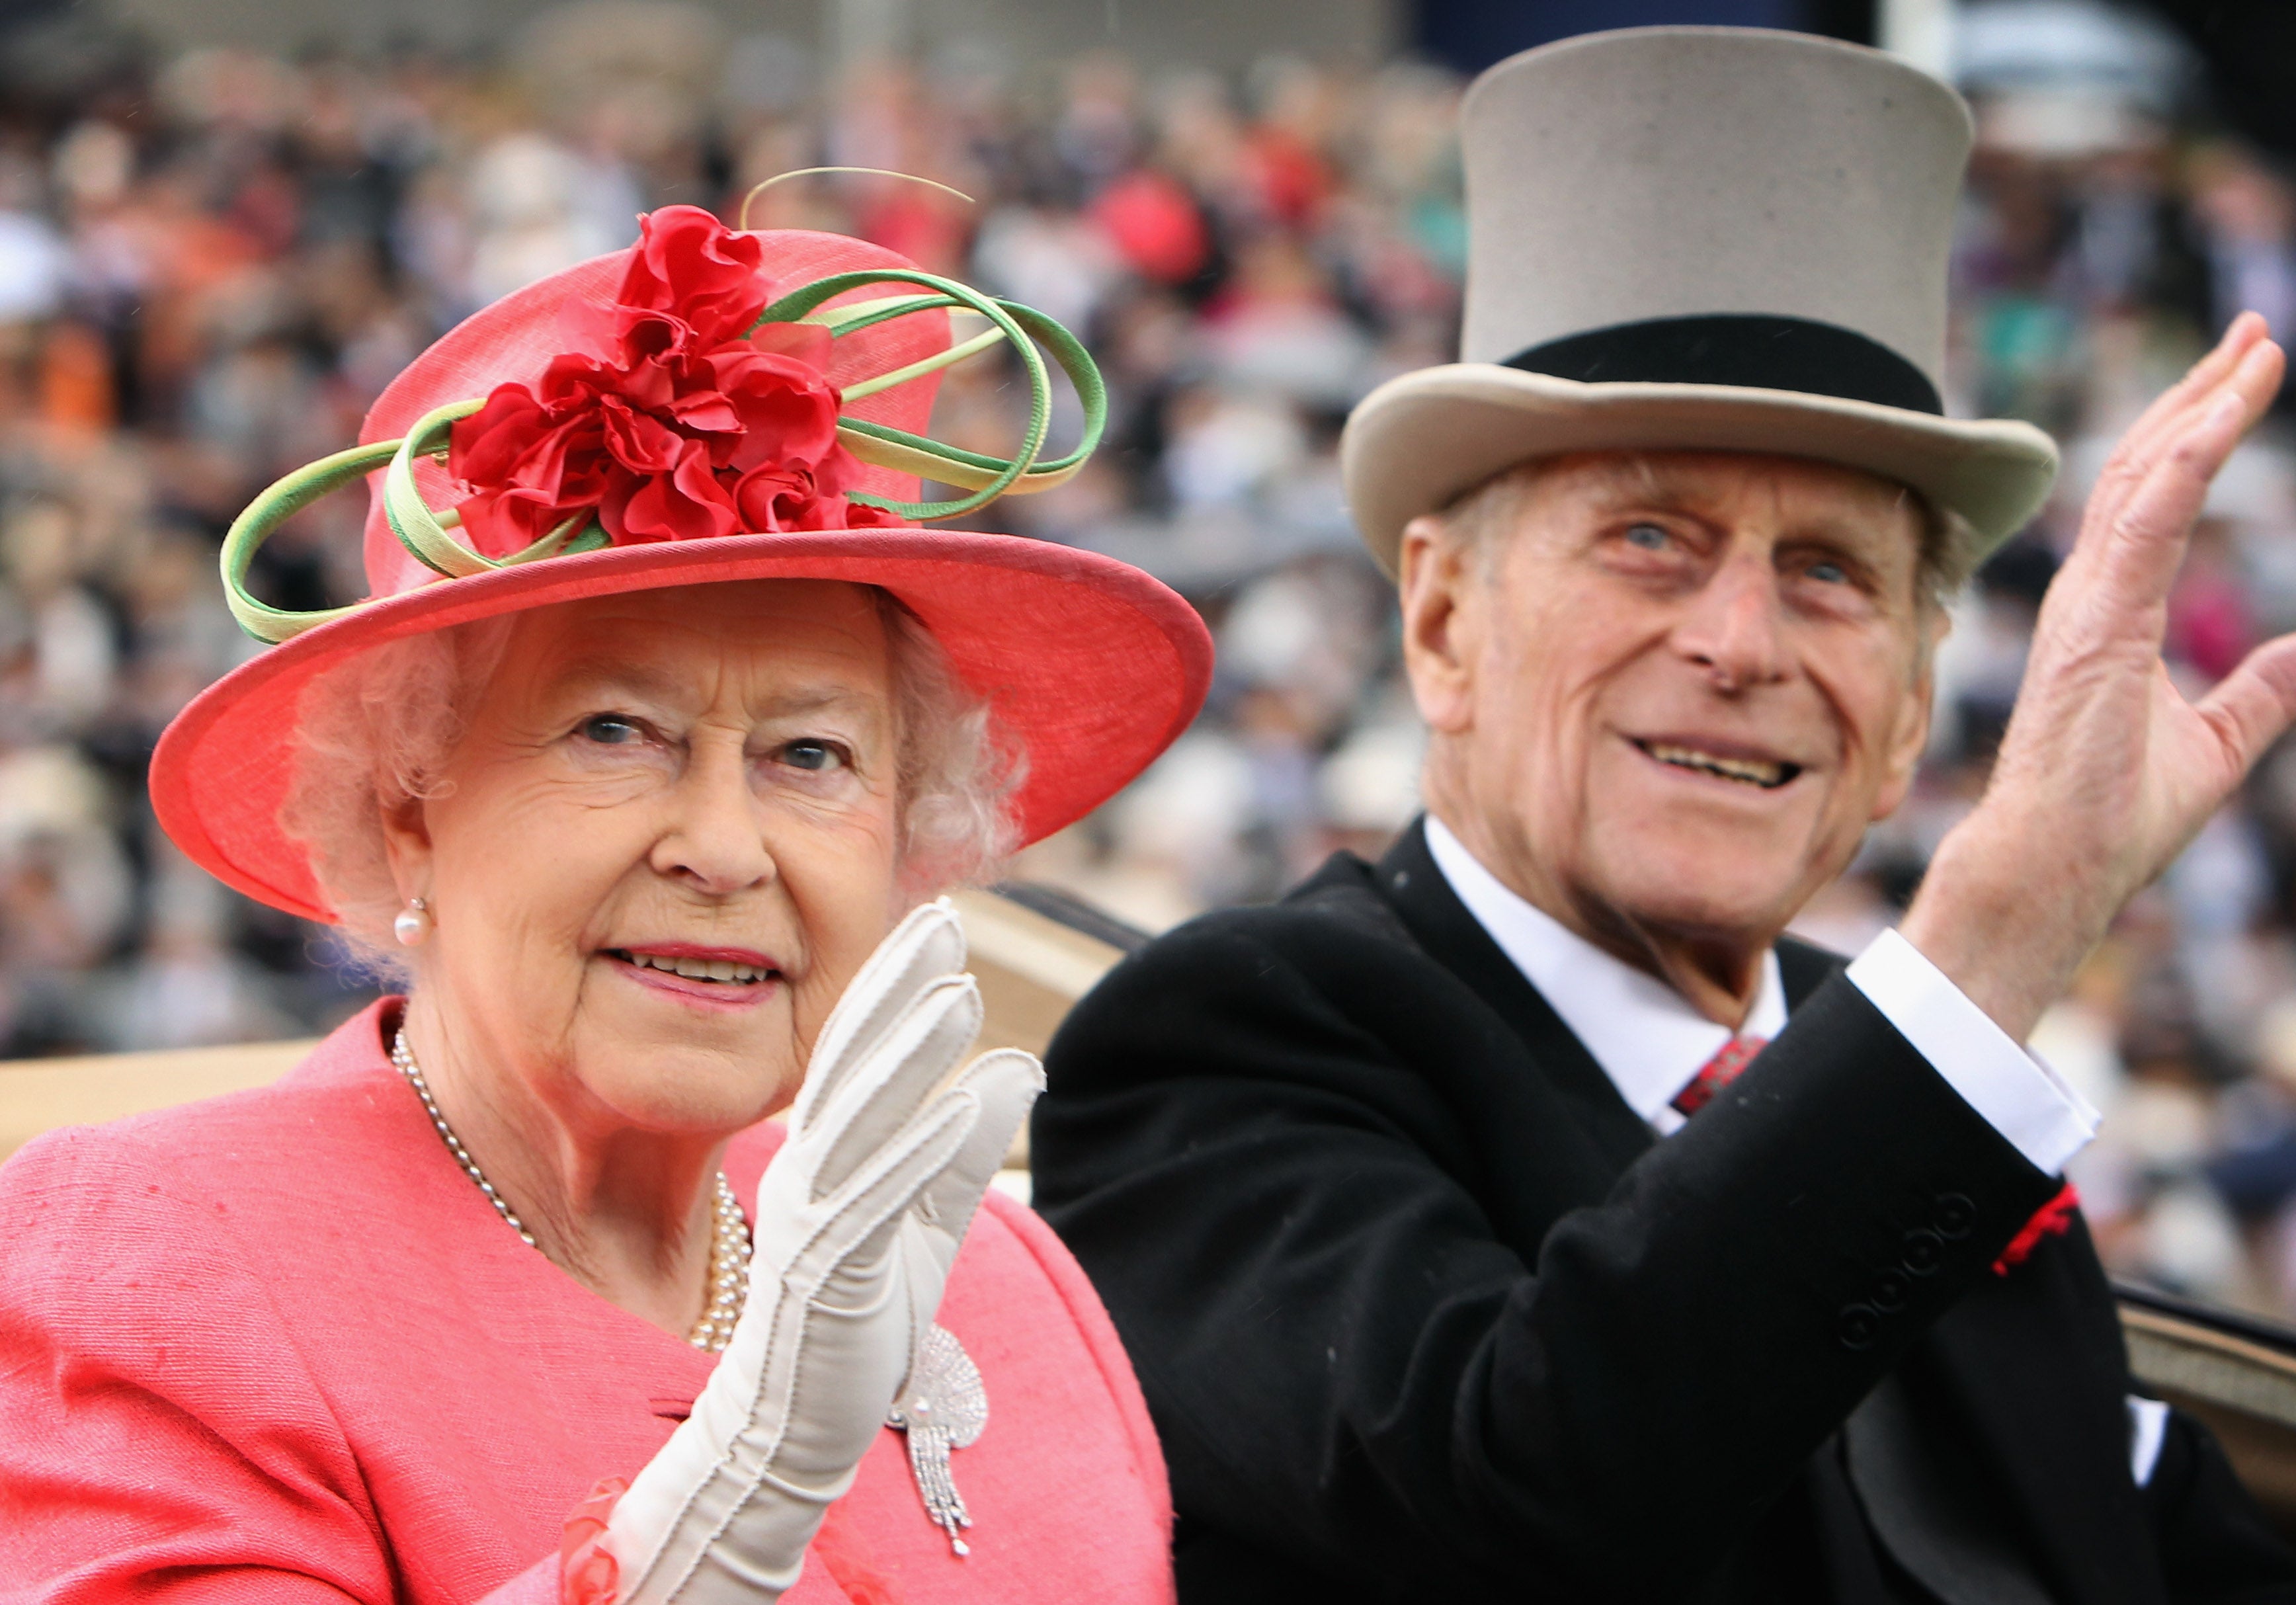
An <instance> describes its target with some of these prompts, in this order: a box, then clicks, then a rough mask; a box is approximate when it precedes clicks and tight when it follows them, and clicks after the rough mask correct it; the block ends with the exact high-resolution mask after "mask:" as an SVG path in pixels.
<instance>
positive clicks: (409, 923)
mask: <svg viewBox="0 0 2296 1605" xmlns="http://www.w3.org/2000/svg"><path fill="white" fill-rule="evenodd" d="M390 932H391V934H392V935H393V936H395V937H397V938H398V945H399V946H401V947H420V946H422V944H423V943H425V942H427V941H429V940H430V905H429V904H428V903H425V902H424V901H423V900H422V898H420V897H410V898H408V899H407V900H406V908H404V909H403V910H401V911H400V913H399V915H398V918H397V919H396V920H393V921H391V922H390Z"/></svg>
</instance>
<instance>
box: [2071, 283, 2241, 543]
mask: <svg viewBox="0 0 2296 1605" xmlns="http://www.w3.org/2000/svg"><path fill="white" fill-rule="evenodd" d="M2265 328H2266V326H2265V322H2264V320H2263V319H2262V318H2261V317H2259V316H2258V315H2256V314H2255V313H2253V312H2244V313H2243V314H2241V315H2240V316H2238V317H2236V318H2235V319H2234V320H2233V322H2232V326H2231V327H2230V328H2228V329H2226V331H2225V333H2224V338H2223V339H2222V340H2218V342H2217V344H2216V348H2215V349H2214V350H2212V351H2210V353H2209V354H2208V355H2207V356H2203V357H2202V359H2201V360H2200V361H2199V362H2197V363H2195V364H2193V366H2192V368H2191V370H2190V371H2189V372H2188V373H2185V376H2184V378H2182V379H2180V380H2178V381H2177V382H2176V383H2175V384H2173V385H2171V386H2169V388H2168V389H2165V390H2163V391H2162V392H2161V394H2160V395H2159V396H2157V397H2154V398H2153V405H2151V406H2148V407H2146V408H2145V409H2144V413H2143V414H2141V415H2140V416H2139V417H2138V418H2137V420H2136V422H2135V423H2133V424H2131V425H2129V427H2128V430H2127V431H2126V432H2125V433H2124V434H2123V435H2122V436H2121V437H2120V443H2119V444H2118V445H2117V446H2114V447H2113V451H2112V456H2111V457H2110V458H2109V459H2107V460H2106V463H2105V465H2104V471H2103V474H2102V475H2100V476H2099V477H2098V479H2097V483H2096V488H2095V492H2094V493H2093V494H2092V495H2091V498H2090V507H2089V513H2090V516H2091V517H2092V518H2099V517H2102V518H2108V519H2109V518H2110V517H2111V516H2112V514H2113V513H2114V512H2115V511H2117V504H2119V503H2120V502H2122V501H2125V500H2126V499H2127V498H2128V495H2130V494H2132V493H2133V491H2134V490H2135V488H2136V486H2137V485H2138V484H2139V483H2140V482H2142V480H2143V479H2144V475H2145V473H2146V472H2147V471H2149V470H2150V469H2151V468H2152V467H2153V463H2154V461H2155V459H2156V458H2157V456H2158V454H2159V453H2160V452H2161V450H2162V449H2163V447H2164V446H2166V445H2167V444H2169V442H2172V441H2173V440H2174V439H2175V438H2177V435H2178V434H2179V433H2180V432H2181V431H2182V430H2185V428H2187V427H2188V426H2189V424H2190V423H2191V422H2192V421H2193V420H2194V418H2196V417H2198V416H2199V414H2200V413H2201V412H2202V410H2203V409H2204V408H2205V407H2206V406H2207V405H2209V403H2210V401H2211V400H2212V399H2213V397H2214V395H2215V393H2216V391H2217V390H2218V389H2220V388H2221V387H2223V386H2224V385H2225V384H2226V382H2227V381H2230V380H2232V379H2233V378H2234V376H2235V374H2236V373H2237V372H2238V371H2239V369H2240V366H2241V364H2243V363H2244V362H2245V361H2247V360H2248V358H2249V356H2250V355H2251V353H2252V352H2253V351H2254V349H2255V348H2256V346H2257V343H2258V342H2259V340H2263V339H2264V337H2265Z"/></svg>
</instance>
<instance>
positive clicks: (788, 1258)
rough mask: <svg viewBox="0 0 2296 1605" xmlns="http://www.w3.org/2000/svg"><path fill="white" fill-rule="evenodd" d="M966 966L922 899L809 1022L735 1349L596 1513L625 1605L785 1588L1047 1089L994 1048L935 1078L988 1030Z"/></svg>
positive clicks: (873, 1432) (874, 1427) (943, 919)
mask: <svg viewBox="0 0 2296 1605" xmlns="http://www.w3.org/2000/svg"><path fill="white" fill-rule="evenodd" d="M980 1020H981V1008H980V992H979V990H978V988H977V987H975V986H974V984H973V980H972V977H971V976H969V975H966V974H964V933H963V930H962V929H961V928H960V927H959V926H958V924H957V921H956V915H955V911H954V910H952V909H951V908H950V906H949V905H948V904H947V902H946V901H941V902H936V903H932V904H928V905H925V906H924V907H922V908H919V909H917V910H916V911H915V912H914V913H911V914H910V915H909V916H908V918H907V919H906V920H904V921H902V922H901V923H900V925H899V926H898V928H897V929H895V930H894V931H893V933H892V935H890V936H889V937H887V938H885V940H884V941H883V942H882V943H881V945H880V946H878V949H877V951H876V952H875V953H874V954H872V955H871V957H870V959H869V962H867V963H866V964H865V965H864V966H862V969H861V972H860V973H859V974H858V975H857V976H856V977H854V979H853V981H852V984H851V985H850V986H849V987H847V988H846V990H845V995H844V996H843V997H842V998H840V1000H839V1001H838V1004H837V1008H836V1010H835V1011H833V1012H832V1014H831V1015H830V1018H829V1021H828V1024H827V1025H825V1026H824V1028H823V1029H822V1034H821V1037H820V1040H819V1041H818V1042H817V1043H816V1044H815V1048H814V1053H813V1060H812V1063H811V1064H810V1065H809V1066H808V1069H807V1072H806V1081H805V1088H804V1091H803V1092H802V1093H799V1097H798V1101H797V1107H796V1109H795V1110H793V1111H792V1113H791V1118H790V1134H789V1139H788V1141H787V1142H784V1143H783V1146H782V1149H781V1151H780V1152H779V1153H777V1154H775V1156H774V1159H773V1161H772V1162H771V1163H770V1164H769V1165H767V1167H766V1172H765V1175H764V1177H763V1179H762V1180H761V1181H760V1182H759V1183H758V1203H757V1209H756V1212H755V1216H754V1218H753V1219H752V1221H751V1223H750V1235H751V1238H752V1240H753V1241H754V1243H755V1249H754V1253H753V1257H752V1258H751V1260H750V1292H749V1298H748V1301H747V1303H746V1304H745V1305H744V1306H743V1307H742V1315H741V1319H740V1321H739V1322H738V1323H737V1324H736V1325H735V1327H734V1337H733V1341H732V1342H731V1343H729V1344H728V1345H727V1346H726V1352H725V1354H724V1355H723V1356H722V1357H721V1358H720V1359H719V1361H718V1363H717V1370H716V1371H715V1372H712V1373H711V1374H710V1378H709V1385H708V1386H707V1387H706V1388H704V1389H703V1390H702V1393H701V1397H700V1398H698V1399H697V1400H695V1401H694V1405H693V1414H692V1415H691V1417H689V1418H688V1419H687V1420H686V1421H685V1423H684V1424H683V1425H681V1426H680V1427H679V1428H678V1429H677V1430H676V1432H675V1433H674V1434H672V1435H671V1437H670V1440H669V1441H668V1443H667V1444H665V1445H662V1448H661V1451H660V1453H659V1454H656V1455H655V1456H654V1458H653V1459H652V1461H650V1462H647V1464H646V1466H645V1468H644V1470H642V1471H641V1472H640V1473H639V1474H638V1476H637V1478H636V1479H635V1482H633V1484H632V1485H631V1486H630V1489H629V1491H628V1492H627V1494H623V1495H622V1497H621V1499H620V1501H619V1503H617V1504H616V1505H615V1507H614V1510H613V1513H612V1516H611V1519H609V1521H608V1524H607V1529H606V1534H605V1545H606V1547H607V1549H608V1550H610V1551H611V1553H612V1554H613V1556H614V1558H615V1560H616V1562H617V1565H618V1568H619V1574H620V1579H621V1582H620V1592H619V1600H620V1601H624V1602H626V1605H635V1602H638V1601H644V1602H645V1605H658V1602H663V1601H679V1602H680V1605H717V1602H718V1601H726V1605H732V1602H733V1601H742V1605H755V1602H756V1601H771V1600H774V1599H775V1598H777V1597H778V1596H779V1595H780V1594H781V1593H782V1592H783V1590H785V1589H787V1588H788V1587H789V1586H790V1585H791V1584H793V1583H795V1582H796V1581H797V1577H798V1572H799V1568H800V1567H801V1566H802V1564H803V1562H804V1559H805V1551H806V1546H807V1544H809V1543H810V1542H811V1541H812V1538H813V1535H814V1531H815V1529H816V1527H819V1526H820V1523H821V1519H822V1516H823V1513H824V1511H826V1510H827V1509H828V1507H829V1505H830V1503H832V1501H834V1500H835V1499H837V1498H838V1497H839V1495H840V1494H843V1493H844V1492H845V1490H846V1489H847V1488H848V1487H849V1486H850V1485H851V1483H852V1481H853V1474H854V1470H855V1468H856V1467H857V1465H858V1464H859V1462H860V1460H861V1456H862V1454H864V1453H865V1451H866V1450H867V1449H868V1447H869V1445H870V1444H871V1443H872V1442H873V1441H874V1440H875V1438H876V1436H877V1433H878V1430H879V1429H880V1428H881V1427H882V1426H883V1425H884V1422H885V1419H886V1413H887V1410H888V1408H889V1407H890V1405H891V1404H892V1402H893V1399H894V1395H895V1391H896V1389H898V1388H899V1387H900V1385H901V1382H902V1380H903V1378H904V1377H905V1376H906V1375H907V1374H908V1372H909V1371H910V1367H911V1364H912V1363H913V1361H914V1359H915V1358H916V1357H917V1356H918V1355H921V1354H922V1353H923V1352H924V1348H925V1345H926V1340H927V1338H928V1335H929V1334H930V1333H931V1330H932V1322H933V1314H934V1312H935V1311H936V1310H937V1309H938V1308H939V1305H940V1295H941V1288H942V1285H943V1283H944V1282H945V1281H946V1280H947V1275H948V1267H949V1264H950V1262H951V1261H952V1260H953V1259H955V1256H956V1249H957V1246H958V1244H959V1243H961V1242H962V1241H964V1232H965V1228H966V1226H967V1225H968V1224H970V1223H971V1221H972V1214H973V1211H974V1209H975V1208H978V1207H979V1205H980V1195H981V1193H982V1192H983V1191H986V1190H987V1188H988V1183H989V1179H990V1178H991V1177H992V1176H994V1175H996V1168H997V1166H998V1164H999V1163H1000V1161H1001V1160H1002V1159H1003V1158H1004V1155H1005V1151H1006V1149H1007V1148H1008V1147H1009V1146H1010V1144H1011V1142H1012V1141H1013V1134H1014V1133H1015V1132H1017V1131H1018V1130H1019V1129H1020V1126H1021V1121H1022V1120H1023V1119H1024V1118H1026V1117H1027V1115H1028V1112H1029V1105H1030V1103H1032V1102H1033V1101H1035V1099H1036V1095H1037V1092H1038V1091H1039V1090H1040V1089H1041V1088H1042V1086H1043V1085H1044V1078H1043V1072H1042V1071H1041V1070H1040V1069H1038V1068H1037V1061H1036V1060H1035V1059H1033V1058H1031V1057H1030V1056H1029V1055H1028V1054H1026V1053H1021V1052H1012V1051H1009V1050H1008V1051H1004V1052H993V1053H986V1054H983V1055H981V1056H980V1058H979V1059H976V1060H973V1061H972V1064H971V1065H969V1066H967V1067H966V1069H964V1073H963V1074H962V1075H960V1076H958V1077H956V1078H955V1080H954V1081H952V1082H950V1083H949V1085H947V1087H946V1088H945V1089H942V1090H940V1091H938V1092H936V1091H935V1089H936V1088H937V1087H939V1085H940V1084H941V1082H942V1080H943V1078H944V1077H946V1076H947V1073H948V1071H949V1069H950V1068H951V1067H952V1066H954V1065H955V1062H956V1060H957V1056H958V1055H959V1054H961V1053H962V1052H964V1050H965V1048H966V1047H967V1046H968V1045H969V1044H971V1043H972V1039H973V1037H974V1036H976V1035H977V1034H978V1032H979V1031H980ZM800 1376H802V1378H803V1380H804V1387H803V1389H802V1392H800V1390H799V1377H800Z"/></svg>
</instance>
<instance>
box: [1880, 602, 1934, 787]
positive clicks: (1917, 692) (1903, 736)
mask: <svg viewBox="0 0 2296 1605" xmlns="http://www.w3.org/2000/svg"><path fill="white" fill-rule="evenodd" d="M1952 628H1953V615H1952V614H1950V613H1948V612H1947V611H1946V610H1945V608H1944V606H1943V605H1942V604H1927V605H1924V606H1923V608H1922V610H1921V616H1920V618H1918V620H1917V621H1916V623H1915V629H1917V630H1919V631H1920V632H1921V634H1920V637H1919V639H1918V642H1917V643H1916V646H1915V659H1914V679H1913V684H1911V685H1910V686H1908V687H1907V692H1906V695H1907V708H1906V712H1905V717H1904V718H1903V719H1902V720H1901V721H1900V723H1899V725H1898V733H1897V737H1896V739H1895V740H1894V741H1891V742H1890V751H1889V753H1888V756H1887V762H1886V765H1885V766H1884V768H1883V770H1882V787H1881V790H1879V791H1877V792H1875V793H1874V818H1875V819H1877V820H1881V819H1887V818H1888V817H1889V816H1890V815H1892V814H1895V813H1896V812H1897V811H1898V805H1899V804H1900V803H1902V802H1904V801H1905V800H1906V793H1907V791H1909V790H1912V789H1913V784H1914V773H1915V770H1917V769H1919V768H1920V767H1921V763H1922V754H1923V753H1924V752H1926V751H1927V750H1929V744H1930V724H1931V720H1932V719H1933V718H1934V717H1936V713H1937V649H1938V646H1939V643H1941V642H1943V641H1944V640H1945V638H1946V635H1948V633H1949V632H1950V631H1951V630H1952Z"/></svg>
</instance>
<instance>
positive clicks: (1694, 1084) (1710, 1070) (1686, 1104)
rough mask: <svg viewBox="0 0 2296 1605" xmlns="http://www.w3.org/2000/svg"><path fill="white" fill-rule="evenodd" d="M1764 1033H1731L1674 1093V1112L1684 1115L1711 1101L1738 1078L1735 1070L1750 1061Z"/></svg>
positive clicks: (1691, 1113) (1686, 1116) (1763, 1037)
mask: <svg viewBox="0 0 2296 1605" xmlns="http://www.w3.org/2000/svg"><path fill="white" fill-rule="evenodd" d="M1769 1040H1770V1039H1769V1038H1768V1037H1767V1036H1734V1037H1732V1038H1731V1039H1730V1040H1729V1041H1727V1042H1726V1043H1724V1044H1722V1046H1721V1049H1720V1051H1719V1052H1717V1053H1716V1054H1715V1055H1714V1057H1713V1058H1711V1059H1710V1060H1707V1061H1706V1063H1705V1064H1704V1065H1703V1066H1702V1067H1701V1068H1700V1069H1699V1072H1698V1074H1696V1075H1695V1076H1693V1077H1691V1078H1690V1084H1689V1085H1687V1086H1685V1087H1684V1088H1683V1089H1682V1090H1681V1091H1680V1092H1678V1093H1676V1094H1675V1095H1674V1108H1675V1112H1676V1113H1677V1114H1679V1115H1681V1116H1683V1117H1684V1118H1688V1117H1690V1116H1692V1115H1694V1114H1696V1113H1697V1112H1698V1111H1699V1110H1702V1109H1704V1108H1705V1107H1706V1106H1707V1105H1708V1104H1710V1103H1711V1102H1713V1101H1714V1094H1715V1093H1718V1092H1720V1091H1721V1090H1722V1089H1723V1088H1724V1087H1726V1086H1728V1085H1730V1084H1731V1083H1732V1082H1734V1081H1735V1080H1737V1079H1738V1072H1739V1071H1741V1070H1743V1069H1745V1068H1746V1067H1747V1066H1748V1065H1750V1064H1751V1063H1753V1062H1754V1055H1755V1054H1757V1053H1759V1052H1761V1051H1762V1047H1763V1044H1766V1043H1767V1042H1768V1041H1769Z"/></svg>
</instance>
